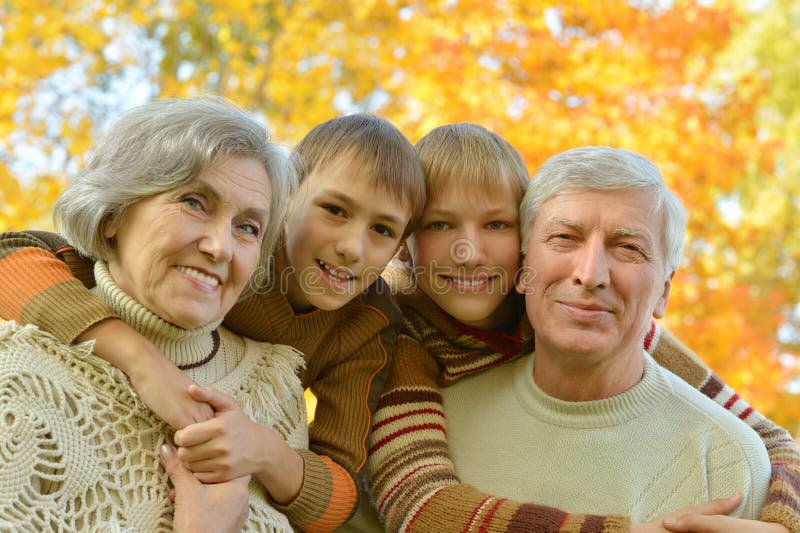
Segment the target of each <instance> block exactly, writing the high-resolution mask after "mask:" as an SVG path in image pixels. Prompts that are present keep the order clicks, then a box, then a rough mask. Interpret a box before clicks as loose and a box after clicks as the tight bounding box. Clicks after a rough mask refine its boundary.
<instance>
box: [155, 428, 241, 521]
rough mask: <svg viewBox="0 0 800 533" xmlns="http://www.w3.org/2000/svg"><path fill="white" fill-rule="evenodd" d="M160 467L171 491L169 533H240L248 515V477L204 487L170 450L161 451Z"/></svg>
mask: <svg viewBox="0 0 800 533" xmlns="http://www.w3.org/2000/svg"><path fill="white" fill-rule="evenodd" d="M159 455H160V458H161V464H163V465H164V469H165V470H166V471H167V475H168V476H169V479H170V481H172V485H173V487H175V512H174V516H173V520H172V529H173V531H175V532H176V533H205V532H208V533H217V532H222V533H227V532H234V531H241V529H242V527H243V526H244V523H245V521H246V520H247V516H248V514H249V513H250V507H249V505H248V491H247V484H248V483H249V481H250V476H244V477H240V478H237V479H234V480H231V481H228V482H226V483H215V484H212V485H204V484H202V483H200V481H198V480H197V478H195V477H194V475H193V474H192V473H191V472H189V470H187V469H186V467H185V466H184V465H183V464H182V463H181V462H180V460H179V459H178V455H177V453H175V449H174V448H172V446H170V445H168V444H165V445H163V446H162V447H161V453H160V454H159Z"/></svg>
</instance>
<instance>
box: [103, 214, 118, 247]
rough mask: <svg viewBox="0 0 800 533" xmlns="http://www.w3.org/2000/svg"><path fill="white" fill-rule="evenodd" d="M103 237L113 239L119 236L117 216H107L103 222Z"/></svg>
mask: <svg viewBox="0 0 800 533" xmlns="http://www.w3.org/2000/svg"><path fill="white" fill-rule="evenodd" d="M102 225H103V237H105V238H106V239H107V240H109V241H111V240H113V239H114V237H116V236H117V229H118V228H117V221H116V219H115V217H110V216H108V217H106V218H105V219H104V220H103V222H102Z"/></svg>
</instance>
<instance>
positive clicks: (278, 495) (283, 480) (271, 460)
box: [256, 428, 305, 505]
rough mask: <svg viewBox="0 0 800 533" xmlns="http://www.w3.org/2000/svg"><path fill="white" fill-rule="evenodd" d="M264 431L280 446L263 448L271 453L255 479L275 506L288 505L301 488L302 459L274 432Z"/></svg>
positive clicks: (302, 476) (303, 470)
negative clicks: (265, 490)
mask: <svg viewBox="0 0 800 533" xmlns="http://www.w3.org/2000/svg"><path fill="white" fill-rule="evenodd" d="M265 429H267V431H268V432H269V433H271V435H270V437H272V438H274V439H276V440H277V441H280V444H279V445H278V446H275V447H264V449H270V448H271V450H270V451H271V453H270V454H269V457H267V458H266V461H265V463H264V465H263V468H262V469H261V471H260V472H259V473H258V474H257V475H256V477H257V478H258V480H259V481H260V482H261V484H262V485H263V486H264V488H265V489H267V492H269V495H270V497H271V498H272V499H273V500H274V501H275V502H276V503H277V504H279V505H289V504H290V503H291V502H292V501H293V500H294V499H295V498H296V497H297V495H298V494H300V489H301V488H302V487H303V479H304V475H305V465H304V462H303V457H302V456H301V455H300V454H299V453H297V451H296V450H294V449H293V448H291V447H289V445H288V444H287V443H286V441H284V440H283V439H281V438H280V437H278V436H277V435H276V434H275V433H274V432H272V431H271V430H269V429H268V428H265Z"/></svg>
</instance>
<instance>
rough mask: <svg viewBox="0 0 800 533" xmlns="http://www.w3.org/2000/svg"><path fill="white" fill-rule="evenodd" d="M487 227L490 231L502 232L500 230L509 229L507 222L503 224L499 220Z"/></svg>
mask: <svg viewBox="0 0 800 533" xmlns="http://www.w3.org/2000/svg"><path fill="white" fill-rule="evenodd" d="M486 227H487V228H489V229H494V230H500V229H506V228H507V227H508V224H506V223H505V222H501V221H499V220H495V221H493V222H489V223H488V224H486Z"/></svg>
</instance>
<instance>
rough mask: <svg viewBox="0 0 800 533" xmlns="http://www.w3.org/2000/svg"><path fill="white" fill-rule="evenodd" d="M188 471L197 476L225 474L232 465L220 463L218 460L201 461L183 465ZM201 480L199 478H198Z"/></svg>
mask: <svg viewBox="0 0 800 533" xmlns="http://www.w3.org/2000/svg"><path fill="white" fill-rule="evenodd" d="M183 464H184V466H185V467H186V469H187V470H189V471H190V472H192V473H193V474H194V475H195V476H196V475H197V474H200V473H205V474H207V473H209V472H225V471H228V470H230V465H229V464H227V463H225V462H223V461H220V460H219V459H218V458H209V459H199V460H197V461H190V462H186V463H183ZM198 479H199V478H198Z"/></svg>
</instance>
